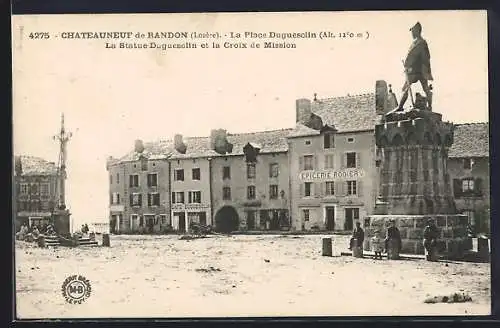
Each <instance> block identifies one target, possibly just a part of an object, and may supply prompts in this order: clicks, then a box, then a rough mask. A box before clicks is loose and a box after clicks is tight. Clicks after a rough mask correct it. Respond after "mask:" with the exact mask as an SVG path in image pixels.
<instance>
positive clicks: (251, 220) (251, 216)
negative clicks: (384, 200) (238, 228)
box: [247, 211, 255, 230]
mask: <svg viewBox="0 0 500 328" xmlns="http://www.w3.org/2000/svg"><path fill="white" fill-rule="evenodd" d="M247 229H248V230H254V229H255V211H247Z"/></svg>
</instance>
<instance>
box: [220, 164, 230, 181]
mask: <svg viewBox="0 0 500 328" xmlns="http://www.w3.org/2000/svg"><path fill="white" fill-rule="evenodd" d="M222 179H231V167H230V166H224V167H223V168H222Z"/></svg>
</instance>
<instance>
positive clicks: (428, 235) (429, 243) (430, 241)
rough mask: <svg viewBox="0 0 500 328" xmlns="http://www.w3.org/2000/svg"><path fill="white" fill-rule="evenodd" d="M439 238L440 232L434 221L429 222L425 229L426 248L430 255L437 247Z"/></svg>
mask: <svg viewBox="0 0 500 328" xmlns="http://www.w3.org/2000/svg"><path fill="white" fill-rule="evenodd" d="M438 237H439V231H438V228H437V227H436V224H435V223H434V221H432V220H429V221H427V225H426V226H425V228H424V247H425V250H426V251H427V252H429V253H430V252H431V250H432V249H434V248H435V247H436V246H437V239H438Z"/></svg>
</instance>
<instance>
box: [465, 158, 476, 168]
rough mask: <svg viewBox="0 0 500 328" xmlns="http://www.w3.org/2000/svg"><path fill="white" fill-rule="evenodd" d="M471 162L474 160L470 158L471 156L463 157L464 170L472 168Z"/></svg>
mask: <svg viewBox="0 0 500 328" xmlns="http://www.w3.org/2000/svg"><path fill="white" fill-rule="evenodd" d="M473 164H474V161H473V160H472V158H464V170H470V169H472V165H473Z"/></svg>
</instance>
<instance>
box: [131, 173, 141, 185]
mask: <svg viewBox="0 0 500 328" xmlns="http://www.w3.org/2000/svg"><path fill="white" fill-rule="evenodd" d="M129 186H130V187H139V175H138V174H132V175H130V179H129Z"/></svg>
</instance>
